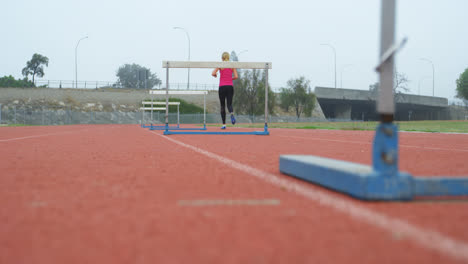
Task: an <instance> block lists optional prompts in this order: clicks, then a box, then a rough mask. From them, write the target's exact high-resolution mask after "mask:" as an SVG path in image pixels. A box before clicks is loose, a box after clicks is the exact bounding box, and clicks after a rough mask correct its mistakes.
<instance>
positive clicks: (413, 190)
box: [280, 123, 468, 201]
mask: <svg viewBox="0 0 468 264" xmlns="http://www.w3.org/2000/svg"><path fill="white" fill-rule="evenodd" d="M372 157H373V164H372V165H373V166H372V167H370V166H365V165H361V164H356V163H351V162H346V161H339V160H333V159H327V158H321V157H316V156H301V155H281V156H280V171H281V172H282V173H285V174H288V175H291V176H294V177H296V178H299V179H303V180H306V181H309V182H312V183H316V184H319V185H322V186H324V187H327V188H330V189H332V190H336V191H339V192H342V193H345V194H348V195H350V196H352V197H355V198H358V199H362V200H390V201H391V200H412V199H413V198H414V197H417V196H424V197H428V196H444V197H448V196H465V195H468V178H466V177H464V178H453V177H447V178H446V177H443V178H442V177H413V176H411V175H410V174H408V173H404V172H399V171H398V131H397V127H396V125H394V124H393V123H382V124H380V125H379V126H378V127H377V129H376V132H375V138H374V145H373V154H372Z"/></svg>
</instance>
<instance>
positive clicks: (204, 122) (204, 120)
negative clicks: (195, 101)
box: [203, 94, 206, 128]
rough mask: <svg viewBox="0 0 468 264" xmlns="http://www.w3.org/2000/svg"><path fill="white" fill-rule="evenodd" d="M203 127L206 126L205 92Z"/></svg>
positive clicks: (204, 96) (204, 95)
mask: <svg viewBox="0 0 468 264" xmlns="http://www.w3.org/2000/svg"><path fill="white" fill-rule="evenodd" d="M203 127H204V128H206V94H203Z"/></svg>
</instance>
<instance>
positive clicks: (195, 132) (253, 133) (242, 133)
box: [164, 130, 270, 135]
mask: <svg viewBox="0 0 468 264" xmlns="http://www.w3.org/2000/svg"><path fill="white" fill-rule="evenodd" d="M164 135H270V133H269V132H268V131H249V132H240V131H233V132H230V131H229V132H221V131H207V132H201V131H171V130H166V131H164Z"/></svg>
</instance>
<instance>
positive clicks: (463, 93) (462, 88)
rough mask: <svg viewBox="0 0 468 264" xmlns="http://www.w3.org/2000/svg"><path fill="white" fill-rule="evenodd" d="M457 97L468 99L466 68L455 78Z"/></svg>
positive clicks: (467, 74) (467, 69)
mask: <svg viewBox="0 0 468 264" xmlns="http://www.w3.org/2000/svg"><path fill="white" fill-rule="evenodd" d="M457 97H458V98H460V99H465V100H468V68H466V69H465V71H464V72H463V73H462V74H460V77H459V78H458V79H457Z"/></svg>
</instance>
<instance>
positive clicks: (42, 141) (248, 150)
mask: <svg viewBox="0 0 468 264" xmlns="http://www.w3.org/2000/svg"><path fill="white" fill-rule="evenodd" d="M210 129H211V130H215V129H216V128H210ZM242 130H246V129H236V131H242ZM270 132H271V135H270V136H245V135H242V136H235V135H232V136H224V135H209V136H208V135H172V136H163V135H162V131H153V132H151V131H149V130H147V129H143V128H140V127H139V126H135V125H76V126H56V127H15V128H13V127H3V128H0V174H1V176H0V203H1V207H0V263H113V264H114V263H468V228H467V223H468V199H459V200H451V201H445V200H438V201H429V200H419V201H415V202H395V203H378V202H371V203H370V202H360V201H356V200H353V199H351V198H349V197H347V196H345V195H341V194H337V193H335V192H332V191H329V190H326V189H324V188H321V187H317V186H315V185H312V184H308V183H304V182H301V181H299V180H296V179H293V178H291V177H288V176H285V175H282V174H281V173H279V172H278V167H279V166H278V162H279V155H281V154H311V155H319V156H323V157H330V158H335V159H340V160H348V161H353V162H358V163H363V164H370V163H371V142H372V140H373V134H374V133H373V132H362V131H359V132H356V131H328V130H292V129H271V130H270ZM467 156H468V135H458V134H429V133H400V169H401V170H403V171H407V172H409V173H411V174H412V175H416V176H418V175H425V176H428V175H435V176H444V175H445V176H464V175H465V176H468V162H466V157H467Z"/></svg>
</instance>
